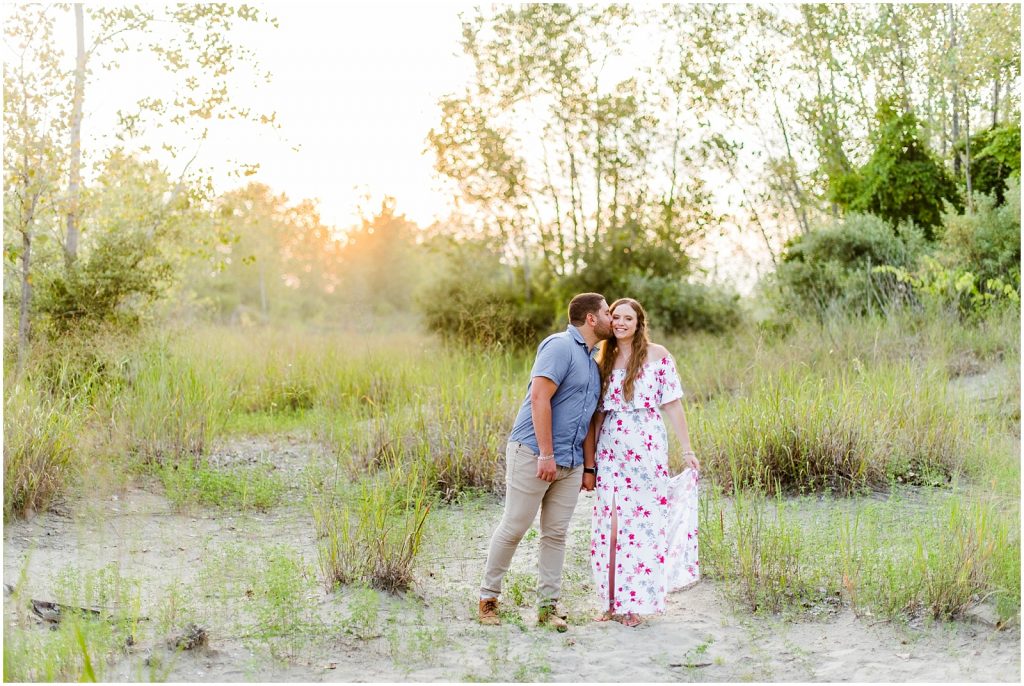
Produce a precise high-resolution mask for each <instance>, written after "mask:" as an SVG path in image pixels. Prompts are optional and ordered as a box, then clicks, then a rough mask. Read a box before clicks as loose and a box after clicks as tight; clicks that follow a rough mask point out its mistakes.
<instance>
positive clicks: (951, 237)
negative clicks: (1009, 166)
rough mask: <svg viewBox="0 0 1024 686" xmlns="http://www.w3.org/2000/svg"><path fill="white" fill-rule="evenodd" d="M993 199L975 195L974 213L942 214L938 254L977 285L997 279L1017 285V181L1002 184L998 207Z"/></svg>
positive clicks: (1018, 245) (990, 196) (978, 194)
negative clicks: (941, 230) (1001, 201)
mask: <svg viewBox="0 0 1024 686" xmlns="http://www.w3.org/2000/svg"><path fill="white" fill-rule="evenodd" d="M996 201H997V199H996V197H994V196H993V195H985V194H982V193H977V194H975V196H974V211H973V212H966V213H964V214H958V213H957V212H955V211H953V210H952V209H951V208H947V210H948V211H947V212H946V213H944V214H943V215H942V222H943V226H944V227H945V231H944V232H943V235H942V241H941V246H942V248H941V254H942V256H943V258H944V260H945V262H946V263H947V264H948V265H949V266H954V267H960V268H963V269H964V270H966V271H970V272H971V273H972V274H974V275H975V277H976V279H977V281H978V283H981V284H984V283H985V282H987V281H988V280H989V279H1001V280H1003V281H1004V282H1006V283H1010V284H1013V285H1016V286H1019V285H1020V178H1019V177H1017V178H1015V179H1013V180H1011V181H1010V182H1009V183H1007V185H1006V192H1005V195H1004V201H1003V204H1002V205H997V204H996Z"/></svg>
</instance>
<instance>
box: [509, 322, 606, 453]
mask: <svg viewBox="0 0 1024 686" xmlns="http://www.w3.org/2000/svg"><path fill="white" fill-rule="evenodd" d="M595 347H596V346H595ZM593 352H594V348H587V343H586V341H584V340H583V335H582V334H581V333H580V332H579V329H577V328H576V327H575V326H573V325H572V324H570V325H569V327H568V328H567V329H566V330H565V331H564V332H562V333H556V334H553V335H551V336H548V337H547V338H545V339H544V340H543V341H542V342H541V344H540V347H538V348H537V359H536V360H535V361H534V363H533V371H532V372H531V373H530V384H529V386H527V388H526V399H525V400H523V405H522V407H520V408H519V414H518V415H517V416H516V423H515V425H514V426H513V427H512V435H511V436H509V440H510V441H518V442H519V443H522V444H524V445H527V446H529V447H530V448H532V449H533V450H534V451H536V452H538V453H539V452H540V448H539V447H538V446H537V433H536V431H535V430H534V427H533V415H532V413H531V411H530V389H531V388H532V386H533V379H534V378H535V377H538V376H543V377H545V378H547V379H550V380H551V381H553V382H554V383H555V384H557V386H558V389H557V390H556V391H555V394H554V395H553V396H551V436H552V438H553V439H554V440H553V443H554V449H555V464H557V465H558V466H560V467H577V466H579V465H581V464H583V439H584V438H586V436H587V430H588V429H589V428H590V418H591V417H592V416H593V414H594V410H596V409H597V402H598V400H599V399H600V395H601V374H600V372H598V370H597V363H596V362H594V360H593V358H592V355H593Z"/></svg>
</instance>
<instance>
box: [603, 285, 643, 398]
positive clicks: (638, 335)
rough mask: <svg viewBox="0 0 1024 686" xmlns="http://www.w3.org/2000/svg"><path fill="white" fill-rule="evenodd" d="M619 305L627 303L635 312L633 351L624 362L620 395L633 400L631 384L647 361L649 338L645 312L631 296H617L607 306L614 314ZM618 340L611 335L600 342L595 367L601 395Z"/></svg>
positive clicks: (609, 376) (612, 362)
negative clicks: (599, 380) (626, 361)
mask: <svg viewBox="0 0 1024 686" xmlns="http://www.w3.org/2000/svg"><path fill="white" fill-rule="evenodd" d="M619 305H629V306H630V307H632V308H633V310H634V311H635V312H636V332H635V333H634V334H633V353H632V355H630V358H629V362H628V363H627V364H626V379H625V380H624V381H623V382H622V395H623V397H624V398H625V399H626V400H627V401H631V400H633V386H634V384H635V383H636V377H637V375H638V374H639V373H640V368H641V367H642V366H643V365H644V362H646V361H647V346H649V345H650V344H651V339H650V338H648V336H647V313H646V312H645V311H644V308H643V307H641V306H640V303H638V302H637V301H636V300H633V299H632V298H619V299H618V300H616V301H615V302H613V303H612V306H611V307H610V308H609V310H610V311H611V313H612V314H613V315H614V314H615V308H616V307H618V306H619ZM618 349H619V340H618V339H617V338H615V336H614V335H613V336H612V337H611V338H609V339H608V340H606V341H602V342H601V352H600V353H599V354H598V357H597V368H598V369H599V370H600V371H601V397H602V398H603V397H604V393H605V391H606V390H608V380H609V379H610V378H611V377H612V369H613V368H614V367H615V356H616V355H617V354H618Z"/></svg>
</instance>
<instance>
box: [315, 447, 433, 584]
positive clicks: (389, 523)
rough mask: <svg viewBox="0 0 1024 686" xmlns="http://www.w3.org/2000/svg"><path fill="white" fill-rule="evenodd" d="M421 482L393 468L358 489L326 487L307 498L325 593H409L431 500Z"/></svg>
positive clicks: (407, 473) (413, 468) (359, 485)
mask: <svg viewBox="0 0 1024 686" xmlns="http://www.w3.org/2000/svg"><path fill="white" fill-rule="evenodd" d="M426 493H427V488H426V484H425V482H424V481H423V479H422V477H421V476H420V475H419V474H417V473H416V470H415V466H413V467H412V468H411V470H407V469H404V468H401V467H399V466H397V465H395V466H392V467H391V468H390V469H388V470H386V471H384V472H381V473H379V474H378V475H377V476H376V478H367V479H364V480H363V481H361V482H359V483H357V484H354V485H352V484H335V485H331V486H328V487H327V488H326V489H324V490H321V491H320V492H318V493H314V494H313V496H312V497H311V498H310V507H311V511H312V515H313V522H314V526H315V527H316V531H317V537H318V539H319V541H318V551H317V552H318V561H319V565H320V572H321V578H322V579H323V581H324V583H325V585H326V586H327V587H328V588H333V587H334V586H336V585H339V584H357V583H365V584H367V585H369V586H371V587H373V588H377V589H380V590H383V591H389V592H397V591H403V590H406V589H408V588H409V587H410V586H411V585H412V583H413V581H414V579H413V571H412V569H413V562H414V561H415V559H416V555H417V554H418V553H419V550H420V542H421V540H422V536H423V527H424V525H425V524H426V521H427V516H428V515H429V513H430V508H431V505H432V500H431V499H430V497H429V496H428V495H427V494H426Z"/></svg>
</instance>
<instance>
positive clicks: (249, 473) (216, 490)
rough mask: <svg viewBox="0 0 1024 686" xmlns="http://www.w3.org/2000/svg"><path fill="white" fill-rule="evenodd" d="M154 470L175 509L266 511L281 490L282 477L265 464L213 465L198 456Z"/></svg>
mask: <svg viewBox="0 0 1024 686" xmlns="http://www.w3.org/2000/svg"><path fill="white" fill-rule="evenodd" d="M156 472H157V474H158V475H159V477H160V480H161V482H162V483H163V485H164V492H165V494H166V495H167V499H168V500H170V501H171V503H173V504H174V505H175V506H176V507H178V508H185V507H188V506H189V505H203V506H207V507H221V508H230V509H236V510H267V509H269V508H271V507H273V506H274V505H276V504H277V503H278V502H279V501H280V500H281V496H282V495H283V494H284V491H285V483H284V480H283V479H282V478H281V477H280V476H278V475H277V474H275V473H274V472H272V471H270V468H269V467H268V466H255V467H241V466H239V467H231V468H215V467H212V466H210V464H209V463H208V462H207V461H206V460H205V459H199V460H182V461H179V462H176V463H166V464H163V465H159V466H158V467H157V468H156Z"/></svg>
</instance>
